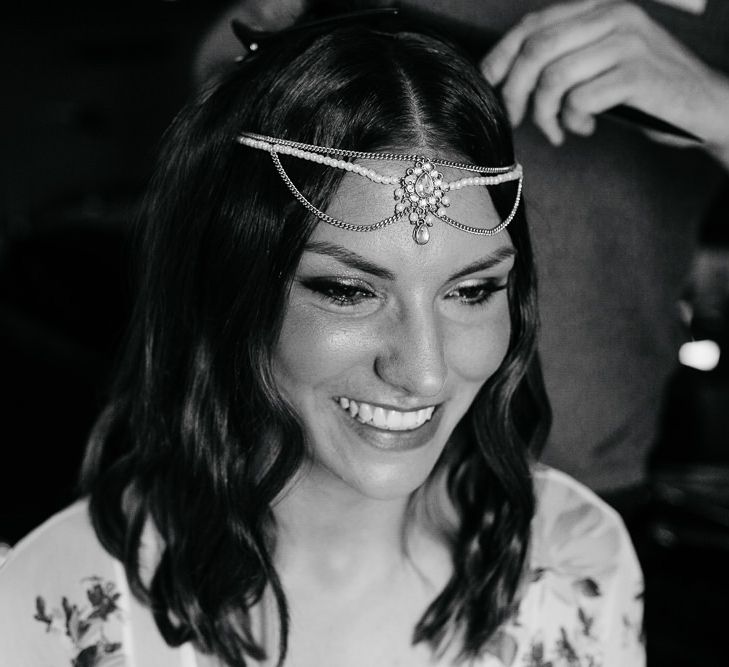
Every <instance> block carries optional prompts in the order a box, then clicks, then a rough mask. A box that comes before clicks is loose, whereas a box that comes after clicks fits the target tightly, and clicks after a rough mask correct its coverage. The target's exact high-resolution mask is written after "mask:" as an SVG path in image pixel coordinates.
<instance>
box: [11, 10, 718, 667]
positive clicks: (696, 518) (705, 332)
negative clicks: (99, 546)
mask: <svg viewBox="0 0 729 667" xmlns="http://www.w3.org/2000/svg"><path fill="white" fill-rule="evenodd" d="M224 5H225V3H221V2H213V1H207V2H202V1H199V2H192V0H187V1H185V0H179V1H177V2H171V1H167V2H164V1H162V0H146V1H145V2H130V1H127V2H109V1H106V2H95V3H92V2H81V1H75V2H70V3H55V4H51V3H47V4H44V3H40V4H39V3H34V4H32V6H24V7H22V8H16V9H3V10H0V55H1V56H2V57H0V81H2V88H1V89H0V90H2V96H1V98H0V99H1V100H2V103H0V156H1V158H0V398H1V401H2V402H1V403H0V405H1V406H2V408H1V409H0V418H1V419H0V542H2V541H4V542H7V543H9V544H12V543H13V542H15V541H16V540H17V539H19V538H20V537H21V536H22V535H24V534H25V533H27V532H28V531H29V530H30V529H32V528H33V527H34V526H35V525H37V524H38V523H40V522H41V521H43V520H44V519H45V518H47V517H48V516H49V515H51V514H52V513H54V512H55V511H57V510H58V509H60V508H62V507H63V506H64V505H66V504H68V503H69V502H70V501H71V500H72V499H73V498H74V493H75V491H74V487H75V482H76V474H77V470H78V466H79V462H80V459H81V455H82V451H83V446H84V442H85V439H86V437H87V435H88V432H89V429H90V427H91V424H92V423H93V420H94V418H95V415H96V414H97V413H98V411H99V409H100V407H101V406H102V405H103V402H104V395H105V389H106V386H107V382H108V379H109V376H110V373H111V369H112V368H113V364H114V356H115V353H116V350H117V347H118V343H119V341H120V339H121V337H122V335H123V332H124V328H125V324H126V321H127V317H128V313H129V309H130V303H131V299H132V295H131V288H130V283H129V278H128V266H127V263H128V238H129V231H130V225H131V222H132V221H133V218H134V215H135V211H136V208H137V206H138V203H139V198H140V195H141V193H142V191H143V189H144V185H145V182H146V180H147V178H148V176H149V174H150V170H151V165H152V161H153V158H154V153H155V148H156V145H157V143H158V141H159V138H160V136H161V134H162V132H163V131H164V128H165V127H166V126H167V125H168V123H169V121H170V120H171V118H172V116H173V115H174V113H175V111H176V110H177V109H178V108H179V107H180V106H181V105H182V104H183V102H184V101H185V99H186V98H187V97H188V96H189V94H190V92H191V90H192V83H191V80H190V71H191V64H192V60H193V57H194V54H195V51H196V48H197V46H198V43H199V40H200V38H201V36H202V35H203V33H204V31H205V29H206V28H207V27H208V26H209V25H210V23H211V22H212V21H213V20H214V18H215V17H216V15H217V14H218V12H219V11H220V10H221V9H222V8H223V6H224ZM728 113H729V111H728ZM727 211H729V199H727V197H726V196H725V197H724V198H723V199H719V200H717V203H716V206H715V209H714V211H713V212H712V214H711V215H710V216H709V217H708V218H707V220H706V224H705V226H704V231H703V244H702V252H701V253H700V255H699V257H698V258H697V263H696V270H695V274H694V276H693V278H692V280H691V281H690V282H689V284H687V290H686V302H685V305H686V306H687V307H686V312H687V315H690V317H687V321H689V320H690V323H691V326H692V328H693V333H694V334H695V335H696V336H697V337H710V338H712V339H714V340H717V341H719V342H720V344H722V343H723V348H724V350H725V357H724V358H723V359H722V361H721V363H720V365H719V367H718V368H716V369H714V370H713V371H710V372H703V371H697V370H693V369H689V368H686V367H683V368H678V369H677V371H676V374H675V377H674V380H673V382H672V384H671V386H670V387H669V389H668V391H667V394H666V410H665V419H664V430H663V436H662V439H661V441H660V442H659V443H657V447H656V455H655V457H654V462H653V475H652V479H653V484H652V489H653V495H652V496H651V497H650V498H649V500H648V501H647V502H646V503H643V504H642V505H641V510H640V511H639V512H638V513H637V514H635V515H633V516H630V517H628V518H629V527H630V529H631V531H632V533H633V537H634V540H635V541H636V545H637V547H638V551H639V555H640V557H641V560H642V563H643V566H644V569H645V572H646V580H647V599H648V602H647V629H648V638H649V660H650V664H651V665H660V666H664V665H691V666H693V665H699V664H700V665H707V666H709V665H723V664H728V663H727V658H726V651H725V649H724V644H725V641H724V639H725V638H724V635H725V629H724V625H725V619H726V618H728V617H729V614H728V612H729V573H728V569H727V567H726V563H727V562H729V370H728V369H727V367H728V366H729V358H727V357H729V251H728V248H729V220H728V219H727V218H729V215H728V214H727ZM608 667H613V666H608ZM614 667H618V666H614Z"/></svg>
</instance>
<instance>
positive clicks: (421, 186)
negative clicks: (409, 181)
mask: <svg viewBox="0 0 729 667" xmlns="http://www.w3.org/2000/svg"><path fill="white" fill-rule="evenodd" d="M433 192H435V185H433V179H432V178H431V177H430V175H429V174H428V173H427V172H423V173H422V174H420V176H418V180H417V181H415V194H417V195H418V196H419V197H425V198H427V197H429V196H430V195H432V194H433Z"/></svg>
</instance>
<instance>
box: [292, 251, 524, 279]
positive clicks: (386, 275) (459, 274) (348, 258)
mask: <svg viewBox="0 0 729 667" xmlns="http://www.w3.org/2000/svg"><path fill="white" fill-rule="evenodd" d="M304 250H308V251H310V252H314V253H316V254H318V255H326V256H328V257H332V258H334V259H336V260H337V261H339V262H341V263H342V264H345V265H346V266H349V267H350V268H353V269H357V270H359V271H364V272H365V273H369V274H371V275H373V276H376V277H378V278H382V279H384V280H395V274H394V273H393V272H392V271H390V270H389V269H386V268H384V267H382V266H379V265H378V264H375V263H374V262H371V261H370V260H368V259H365V258H364V257H362V255H358V254H357V253H356V252H352V251H351V250H348V249H347V248H343V247H342V246H340V245H337V244H336V243H328V242H327V241H309V242H308V243H307V244H306V246H305V247H304ZM514 255H516V250H515V249H514V247H513V246H504V247H503V248H499V249H498V250H496V251H495V252H493V253H491V254H490V255H487V256H486V257H483V258H481V259H477V260H476V261H475V262H471V263H470V264H468V265H467V266H464V267H463V268H462V269H459V270H458V271H456V272H455V273H454V274H453V275H452V276H450V278H448V282H452V281H454V280H458V279H459V278H463V277H464V276H468V275H470V274H472V273H476V272H477V271H485V270H487V269H491V268H493V267H494V266H496V265H498V264H501V262H504V261H506V260H507V259H510V258H511V257H514Z"/></svg>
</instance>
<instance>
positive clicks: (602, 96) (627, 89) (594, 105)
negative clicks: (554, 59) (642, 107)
mask: <svg viewBox="0 0 729 667" xmlns="http://www.w3.org/2000/svg"><path fill="white" fill-rule="evenodd" d="M628 70H629V68H627V67H625V66H622V67H614V68H613V69H611V70H608V71H607V72H604V73H603V74H601V75H600V76H597V77H595V78H594V79H591V80H590V81H586V82H585V83H583V84H580V85H578V86H575V87H574V88H572V89H571V90H570V91H569V92H568V93H567V94H566V95H565V97H564V102H563V106H562V108H563V111H564V113H566V114H571V115H578V116H596V115H598V114H600V113H602V112H603V111H607V110H608V109H611V108H612V107H615V106H618V105H619V104H627V103H629V102H630V101H631V94H632V92H633V84H632V78H633V76H632V75H631V74H630V73H629V71H628Z"/></svg>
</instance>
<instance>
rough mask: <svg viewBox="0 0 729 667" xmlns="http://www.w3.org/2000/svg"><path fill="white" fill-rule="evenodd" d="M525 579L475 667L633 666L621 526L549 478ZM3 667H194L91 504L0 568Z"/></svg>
mask: <svg viewBox="0 0 729 667" xmlns="http://www.w3.org/2000/svg"><path fill="white" fill-rule="evenodd" d="M535 484H536V489H537V497H538V510H537V514H536V516H535V518H534V523H533V546H532V552H531V556H530V575H529V577H528V584H527V589H526V592H525V594H524V598H523V601H522V603H521V605H520V607H519V611H518V614H517V616H516V617H515V618H514V619H513V620H511V621H510V622H508V623H507V624H505V625H504V626H503V627H502V629H501V630H500V631H499V632H497V633H496V635H495V636H494V638H493V639H492V640H491V642H490V643H489V647H488V651H487V652H486V653H485V655H484V657H483V659H482V660H481V661H479V662H478V665H477V667H511V666H514V667H517V666H518V667H544V666H546V665H551V667H575V666H578V665H579V666H585V667H587V666H588V665H589V666H591V667H600V666H602V667H640V666H642V665H644V664H645V651H644V646H643V642H642V632H641V626H642V608H643V604H642V594H643V581H642V575H641V571H640V567H639V565H638V561H637V559H636V557H635V552H634V551H633V547H632V545H631V543H630V539H629V537H628V534H627V532H626V530H625V528H624V526H623V523H622V521H621V520H620V518H619V516H618V515H617V514H616V513H615V511H613V510H612V509H611V508H610V507H608V506H607V505H606V504H605V503H604V502H603V501H601V500H600V499H599V498H597V497H596V496H595V495H594V494H593V493H592V492H591V491H589V490H588V489H587V488H585V487H584V486H582V485H581V484H579V483H578V482H576V481H575V480H573V479H572V478H570V477H568V476H567V475H565V474H563V473H560V472H557V471H556V470H553V469H550V468H539V469H538V470H537V471H536V473H535ZM0 665H3V667H6V666H7V667H196V665H197V661H196V657H195V652H194V651H193V650H192V647H191V646H190V645H185V646H182V647H180V648H177V649H171V648H169V647H168V646H167V645H166V644H165V643H164V641H163V640H162V638H161V637H160V635H159V632H158V631H157V628H156V626H155V624H154V621H153V619H152V616H151V614H150V612H149V610H148V609H147V608H146V607H144V606H142V605H141V604H140V603H139V602H138V601H137V600H136V599H135V598H134V597H133V596H131V595H130V593H129V588H128V586H127V581H126V577H125V575H124V570H123V568H122V566H121V564H120V563H119V562H118V561H116V560H115V559H114V558H112V557H111V556H109V554H108V553H107V552H106V551H104V549H103V548H102V547H101V545H100V544H99V542H98V540H97V539H96V535H95V533H94V531H93V529H92V527H91V524H90V521H89V517H88V511H87V502H86V501H84V500H81V501H79V502H77V503H75V504H74V505H72V506H71V507H69V508H68V509H66V510H64V511H63V512H60V513H59V514H56V515H55V516H53V517H52V518H51V519H49V520H48V521H47V522H46V523H44V524H43V525H42V526H40V527H39V528H37V529H36V530H35V531H33V532H32V533H31V534H30V535H28V536H27V537H26V538H25V539H23V540H22V541H21V542H20V543H18V545H17V546H16V547H15V548H14V549H13V550H12V552H11V553H10V555H9V556H8V558H7V560H6V561H5V563H4V565H3V566H2V567H0Z"/></svg>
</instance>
